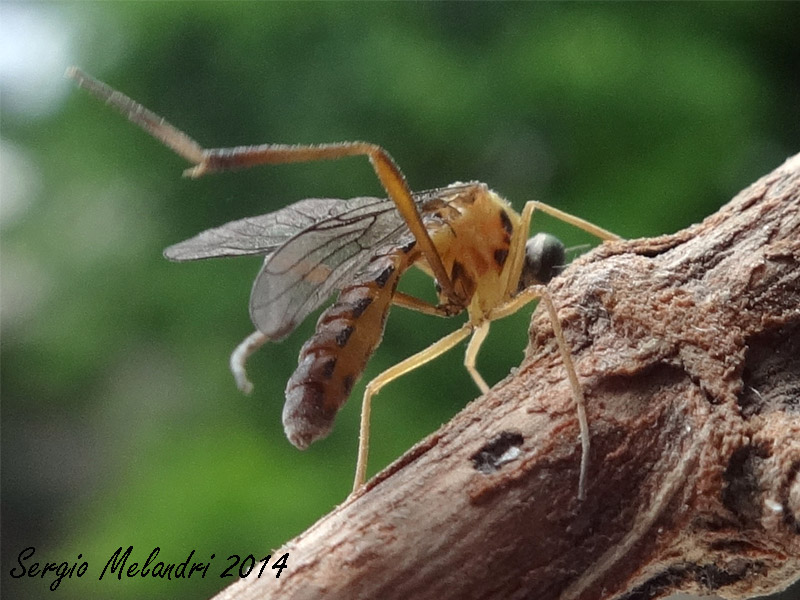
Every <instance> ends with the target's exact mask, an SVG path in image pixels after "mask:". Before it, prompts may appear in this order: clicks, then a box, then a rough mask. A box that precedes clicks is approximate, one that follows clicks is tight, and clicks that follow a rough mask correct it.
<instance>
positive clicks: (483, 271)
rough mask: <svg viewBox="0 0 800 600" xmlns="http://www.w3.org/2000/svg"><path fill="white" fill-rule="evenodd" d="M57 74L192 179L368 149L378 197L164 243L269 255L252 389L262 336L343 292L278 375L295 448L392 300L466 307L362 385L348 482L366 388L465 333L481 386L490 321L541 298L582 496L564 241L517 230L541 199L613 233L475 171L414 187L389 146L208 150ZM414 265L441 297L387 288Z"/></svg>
mask: <svg viewBox="0 0 800 600" xmlns="http://www.w3.org/2000/svg"><path fill="white" fill-rule="evenodd" d="M67 75H68V76H69V77H71V78H72V79H74V80H75V81H76V82H77V84H78V85H79V86H80V87H82V88H85V89H86V90H88V91H89V92H90V93H91V94H93V95H95V96H96V97H98V98H100V99H101V100H103V101H105V102H106V103H107V104H110V105H112V106H113V107H115V108H116V109H118V110H119V111H121V112H122V113H123V114H124V115H125V116H126V117H127V118H128V119H130V120H131V121H132V122H133V123H135V124H136V125H138V126H140V127H141V128H143V129H144V130H145V131H147V132H148V133H150V134H151V135H152V136H154V137H155V138H157V139H159V140H160V141H161V142H162V143H164V144H165V145H166V146H167V147H169V148H170V149H172V150H173V151H174V152H176V153H177V154H179V155H180V156H182V157H184V158H185V159H186V160H188V161H189V162H190V163H191V164H192V165H193V166H192V167H190V168H189V169H187V170H186V171H184V175H186V176H188V177H192V178H196V177H200V176H202V175H205V174H207V173H213V172H219V171H225V170H233V169H241V168H246V167H251V166H255V165H260V164H276V163H289V162H307V161H317V160H332V159H339V158H343V157H347V156H358V155H364V156H367V157H368V159H369V161H370V163H371V164H372V167H373V169H374V170H375V173H376V175H377V176H378V179H379V180H380V182H381V184H382V185H383V188H384V189H385V190H386V193H387V195H388V198H386V199H383V198H372V197H361V198H353V199H350V200H337V199H328V198H310V199H306V200H301V201H299V202H296V203H294V204H291V205H289V206H287V207H285V208H283V209H280V210H278V211H275V212H272V213H269V214H266V215H261V216H257V217H249V218H245V219H241V220H237V221H233V222H231V223H227V224H226V225H222V226H221V227H216V228H214V229H209V230H207V231H204V232H202V233H200V234H199V235H197V236H195V237H193V238H191V239H189V240H186V241H184V242H181V243H179V244H176V245H174V246H170V247H169V248H167V249H166V250H165V252H164V254H165V256H166V257H167V258H169V259H171V260H175V261H188V260H199V259H204V258H215V257H222V256H242V255H261V256H264V257H265V260H264V265H263V266H262V268H261V270H260V272H259V273H258V276H257V277H256V280H255V283H254V285H253V289H252V293H251V297H250V316H251V319H252V321H253V324H254V325H255V326H256V331H255V332H254V333H252V334H251V335H249V336H248V337H247V338H246V339H245V340H244V341H243V342H242V343H241V344H239V346H238V347H237V348H236V349H235V350H234V351H233V353H232V355H231V359H230V366H231V370H232V372H233V375H234V377H235V379H236V383H237V385H238V387H239V388H240V389H241V390H243V391H245V392H249V391H250V390H251V389H252V385H251V384H250V382H249V381H248V379H247V375H246V372H245V363H246V361H247V358H248V357H249V356H250V355H251V354H252V353H253V352H255V351H256V350H257V349H258V348H259V347H261V346H262V345H263V344H264V343H265V342H267V341H279V340H281V339H283V338H284V337H286V336H287V335H288V334H289V333H291V332H292V331H293V330H294V329H295V327H296V326H297V325H298V324H299V323H300V322H302V321H303V320H304V319H305V318H306V317H307V316H308V315H309V314H310V313H311V312H313V311H314V310H315V309H317V308H319V307H320V306H321V305H322V304H323V303H324V302H325V301H326V300H327V299H328V298H329V297H330V296H331V295H332V294H333V293H334V292H337V291H338V292H339V296H338V299H337V300H336V301H335V302H334V303H333V305H331V306H330V307H329V308H327V309H326V310H325V311H323V312H322V314H321V316H320V317H319V320H318V322H317V328H316V332H315V333H314V335H313V336H312V337H311V339H309V340H308V341H307V342H306V343H305V345H304V346H303V347H302V349H301V350H300V356H299V361H298V362H299V364H298V367H297V370H296V371H295V373H294V374H293V375H292V377H291V378H290V379H289V382H288V385H287V387H286V403H285V405H284V409H283V424H284V429H285V431H286V435H287V437H288V438H289V440H290V441H291V442H292V443H293V444H294V445H295V446H297V447H298V448H300V449H304V448H306V447H307V446H308V445H309V444H311V443H312V442H313V441H315V440H318V439H320V438H323V437H325V436H326V435H327V434H328V433H329V432H330V430H331V428H332V426H333V422H334V418H335V416H336V414H337V412H338V411H339V409H340V408H341V407H342V405H343V404H344V403H345V402H346V401H347V398H348V396H349V395H350V392H351V390H352V388H353V385H354V384H355V382H356V381H357V379H358V378H359V377H360V376H361V374H362V373H363V371H364V369H365V366H366V363H367V360H368V359H369V357H370V356H371V355H372V353H373V352H374V351H375V349H376V348H377V346H378V344H379V343H380V341H381V338H382V336H383V330H384V324H385V321H386V317H387V315H388V312H389V309H390V307H391V305H392V304H395V305H399V306H403V307H405V308H409V309H412V310H417V311H420V312H423V313H426V314H429V315H435V316H443V317H447V316H452V315H455V314H458V313H461V312H463V311H465V310H466V311H467V314H468V317H469V318H468V320H467V322H466V323H465V324H464V325H462V326H461V327H460V328H459V329H457V330H456V331H453V332H452V333H450V334H448V335H446V336H445V337H444V338H442V339H441V340H439V341H438V342H436V343H434V344H432V345H431V346H429V347H428V348H425V349H424V350H422V351H420V352H418V353H416V354H414V355H413V356H410V357H409V358H406V359H405V360H403V361H401V362H400V363H398V364H396V365H395V366H393V367H391V368H389V369H387V370H386V371H384V372H383V373H381V374H380V375H378V376H377V377H375V378H374V379H373V380H372V381H370V382H369V383H368V384H367V386H366V390H365V392H364V397H363V400H362V408H361V423H360V435H359V449H358V460H357V466H356V475H355V481H354V491H355V490H357V489H358V488H359V487H360V486H361V485H362V484H363V483H364V480H365V476H366V465H367V456H368V451H369V419H370V409H371V402H372V397H373V396H374V395H375V394H376V393H377V392H378V391H379V390H380V389H381V388H382V387H383V386H385V385H386V384H388V383H389V382H391V381H393V380H394V379H397V378H398V377H400V376H402V375H404V374H405V373H408V372H409V371H412V370H413V369H415V368H417V367H419V366H420V365H422V364H425V363H427V362H428V361H431V360H433V359H434V358H436V357H437V356H439V355H440V354H442V353H444V352H446V351H447V350H449V349H451V348H453V347H454V346H455V345H457V344H458V343H459V342H462V341H463V340H465V339H467V338H470V341H469V343H468V345H467V349H466V356H465V359H464V365H465V366H466V369H467V371H468V372H469V373H470V375H471V376H472V378H473V380H474V381H475V383H476V384H477V386H478V388H479V389H480V390H481V392H482V393H486V392H488V391H489V386H488V385H487V384H486V382H485V381H484V379H483V377H481V375H480V373H478V371H477V369H476V366H475V364H476V358H477V355H478V351H479V349H480V346H481V344H482V343H483V341H484V339H485V338H486V336H487V334H488V332H489V325H490V323H491V322H492V321H493V320H495V319H499V318H502V317H505V316H507V315H510V314H512V313H514V312H516V311H517V310H519V309H520V308H521V307H522V306H524V305H525V304H527V303H529V302H530V301H532V300H534V299H537V298H538V299H540V301H541V302H542V303H543V304H544V306H545V308H546V310H547V311H548V314H549V316H550V320H551V322H552V327H553V331H554V334H555V338H556V340H557V343H558V348H559V350H560V352H561V355H562V358H563V362H564V367H565V369H566V372H567V375H568V378H569V382H570V385H571V389H572V394H573V397H574V402H575V406H576V410H577V415H578V422H579V425H580V433H581V444H582V454H581V470H580V477H579V484H578V497H579V498H580V499H583V498H584V497H585V482H586V472H587V467H588V457H589V444H590V438H589V428H588V423H587V419H586V411H585V407H584V397H583V390H582V388H581V385H580V383H579V381H578V377H577V373H576V372H575V367H574V365H573V361H572V358H571V354H570V351H569V348H568V347H567V343H566V341H565V339H564V334H563V332H562V329H561V325H560V323H559V320H558V314H557V311H556V308H555V306H554V305H553V302H552V300H551V299H550V296H549V294H548V292H547V288H546V287H545V286H546V284H547V283H548V282H549V281H550V279H551V278H552V277H553V276H555V275H556V274H557V273H558V271H559V270H560V268H561V266H562V265H563V263H564V246H563V244H562V243H561V242H560V241H559V240H558V239H556V238H555V237H554V236H551V235H548V234H542V233H540V234H537V235H535V236H534V237H532V238H530V240H528V239H527V232H528V230H529V226H530V221H531V217H532V215H533V213H534V211H536V210H540V211H543V212H546V213H549V214H551V215H553V216H555V217H557V218H559V219H561V220H563V221H565V222H567V223H570V224H572V225H574V226H576V227H579V228H581V229H584V230H586V231H588V232H590V233H592V234H593V235H595V236H597V237H599V238H600V239H603V240H611V239H618V236H616V235H614V234H613V233H611V232H609V231H606V230H605V229H602V228H600V227H597V226H595V225H593V224H591V223H589V222H587V221H584V220H583V219H580V218H578V217H575V216H572V215H569V214H566V213H563V212H561V211H559V210H557V209H555V208H553V207H550V206H547V205H546V204H542V203H540V202H536V201H530V202H527V203H526V204H525V207H524V208H523V210H522V213H520V214H518V213H516V212H515V211H514V210H513V209H512V208H511V205H510V204H509V203H508V202H507V201H506V200H504V199H503V198H501V197H500V196H499V195H498V194H496V193H495V192H493V191H491V190H490V189H489V188H488V187H487V186H486V185H485V184H483V183H479V182H469V183H454V184H451V185H449V186H447V187H444V188H440V189H434V190H429V191H425V192H420V193H412V192H411V190H410V188H409V186H408V184H407V183H406V180H405V177H404V175H403V174H402V172H401V171H400V169H399V168H398V166H397V164H396V163H395V162H394V160H393V159H392V157H391V156H390V155H389V154H388V152H386V150H384V149H383V148H382V147H380V146H377V145H375V144H370V143H367V142H343V143H337V144H321V145H315V146H302V145H280V144H265V145H260V146H241V147H235V148H215V149H206V148H203V147H202V146H200V145H199V144H198V143H197V142H195V141H194V140H193V139H192V138H190V137H189V136H188V135H186V134H185V133H183V132H182V131H180V130H178V129H176V128H175V127H174V126H172V125H171V124H169V123H168V122H166V121H165V120H164V119H162V118H161V117H159V116H158V115H156V114H154V113H152V112H151V111H149V110H148V109H146V108H145V107H143V106H142V105H140V104H138V103H137V102H135V101H133V100H131V99H130V98H128V97H127V96H125V95H124V94H122V93H120V92H117V91H116V90H114V89H112V88H110V87H108V86H107V85H106V84H104V83H102V82H100V81H97V80H95V79H93V78H92V77H90V76H89V75H87V74H85V73H83V72H82V71H80V70H78V69H76V68H74V67H73V68H71V69H69V70H68V71H67ZM411 266H417V267H420V268H421V269H422V270H424V271H425V272H427V273H429V274H430V275H432V276H433V277H434V278H435V281H436V288H437V293H438V303H437V304H432V303H429V302H427V301H425V300H422V299H419V298H416V297H413V296H409V295H407V294H404V293H401V292H399V291H397V289H396V288H397V283H398V280H399V278H400V276H401V275H402V274H403V273H404V272H405V271H406V270H408V269H409V268H410V267H411Z"/></svg>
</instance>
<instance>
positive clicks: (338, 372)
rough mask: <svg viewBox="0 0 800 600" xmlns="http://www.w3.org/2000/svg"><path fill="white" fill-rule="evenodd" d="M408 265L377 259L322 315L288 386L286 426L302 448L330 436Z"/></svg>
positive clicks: (400, 256) (395, 256) (401, 258)
mask: <svg viewBox="0 0 800 600" xmlns="http://www.w3.org/2000/svg"><path fill="white" fill-rule="evenodd" d="M410 262H411V261H410V256H409V255H408V254H407V253H406V252H404V251H403V250H397V249H395V250H394V251H393V252H391V253H389V254H384V255H379V256H376V257H375V258H374V259H373V260H372V261H371V262H370V263H369V265H368V266H367V268H366V269H365V270H364V272H363V273H362V274H361V275H359V276H358V277H357V279H356V281H355V282H354V283H353V284H351V285H350V286H348V287H346V288H344V289H342V291H341V293H340V294H339V298H338V299H337V300H336V302H335V303H334V304H333V305H332V306H331V307H330V308H328V309H327V310H325V311H324V312H323V313H322V315H320V318H319V321H317V329H316V331H315V333H314V335H313V336H312V337H311V339H309V340H308V341H307V342H306V343H305V344H304V345H303V347H302V349H301V350H300V356H299V359H298V363H299V364H298V366H297V370H296V371H295V372H294V374H293V375H292V377H291V379H289V383H288V384H287V385H286V404H284V406H283V427H284V430H285V432H286V437H288V438H289V441H290V442H292V444H294V445H295V446H297V447H298V448H300V449H304V448H306V447H307V446H308V445H309V444H310V443H311V442H313V441H315V440H318V439H320V438H323V437H325V436H326V435H327V434H328V433H329V432H330V430H331V428H332V427H333V421H334V418H335V417H336V413H337V412H339V409H340V408H341V407H342V405H343V404H344V403H345V402H346V401H347V398H348V396H350V391H351V390H352V389H353V385H354V384H355V383H356V381H358V379H359V377H361V374H362V373H363V372H364V368H365V367H366V364H367V360H368V359H369V357H370V356H371V355H372V353H373V352H374V351H375V348H377V346H378V344H380V341H381V338H382V337H383V330H384V325H385V323H386V316H387V314H388V313H389V307H390V306H391V303H392V295H393V294H394V290H395V288H396V287H397V281H398V279H399V277H400V275H401V274H402V273H403V271H404V270H405V269H406V268H407V267H408V265H409V264H410Z"/></svg>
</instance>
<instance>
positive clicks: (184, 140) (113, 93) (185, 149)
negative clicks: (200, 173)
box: [66, 67, 205, 164]
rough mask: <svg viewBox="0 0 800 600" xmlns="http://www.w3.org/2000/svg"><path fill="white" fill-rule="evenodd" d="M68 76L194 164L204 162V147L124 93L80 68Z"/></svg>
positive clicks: (71, 68)
mask: <svg viewBox="0 0 800 600" xmlns="http://www.w3.org/2000/svg"><path fill="white" fill-rule="evenodd" d="M66 76H67V77H69V78H70V79H74V80H75V83H77V84H78V87H81V88H83V89H85V90H86V91H87V92H89V93H90V94H91V95H92V96H94V97H96V98H98V99H99V100H101V101H103V102H105V103H106V104H110V105H111V106H113V107H114V108H116V109H117V110H118V111H119V112H121V113H122V114H123V115H124V116H125V117H127V118H128V120H129V121H131V122H132V123H133V124H135V125H138V126H139V127H141V128H142V129H144V130H145V131H146V132H147V133H149V134H150V135H152V136H153V137H154V138H156V139H157V140H159V141H160V142H161V143H162V144H164V145H165V146H166V147H167V148H169V149H170V150H172V151H173V152H175V154H177V155H178V156H181V157H183V158H185V159H186V160H188V161H189V162H190V163H194V164H198V163H200V162H201V161H202V160H203V156H204V152H205V151H204V150H203V147H202V146H201V145H200V144H198V143H197V142H196V141H194V140H193V139H192V138H190V137H189V136H188V135H186V134H185V133H183V132H182V131H181V130H180V129H178V128H177V127H175V126H174V125H172V124H170V123H168V122H167V121H166V120H164V119H162V118H161V117H159V116H158V115H157V114H155V113H154V112H152V111H150V110H148V109H146V108H145V107H144V106H142V105H141V104H139V103H138V102H136V101H135V100H132V99H131V98H129V97H128V96H126V95H125V94H123V93H122V92H118V91H117V90H115V89H114V88H112V87H110V86H108V85H106V84H105V83H103V82H102V81H99V80H97V79H95V78H94V77H92V76H91V75H89V74H88V73H84V72H83V71H81V70H80V69H79V68H77V67H70V68H69V69H67V72H66Z"/></svg>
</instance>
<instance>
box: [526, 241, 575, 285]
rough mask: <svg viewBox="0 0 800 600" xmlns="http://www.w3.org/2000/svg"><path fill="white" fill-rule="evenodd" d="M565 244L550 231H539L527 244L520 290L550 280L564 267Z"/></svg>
mask: <svg viewBox="0 0 800 600" xmlns="http://www.w3.org/2000/svg"><path fill="white" fill-rule="evenodd" d="M564 262H565V253H564V244H563V243H562V242H561V240H559V239H558V238H557V237H556V236H554V235H550V234H549V233H537V234H536V235H535V236H533V237H532V238H531V239H529V240H528V242H527V243H526V244H525V263H524V264H523V265H522V274H521V275H520V278H519V288H518V291H521V290H524V289H525V288H527V287H530V286H531V285H534V284H537V283H538V284H542V283H547V282H549V281H550V280H551V279H552V278H553V277H555V276H556V275H558V274H559V273H560V272H561V270H562V269H563V268H564Z"/></svg>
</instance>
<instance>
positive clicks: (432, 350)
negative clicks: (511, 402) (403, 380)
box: [353, 323, 472, 492]
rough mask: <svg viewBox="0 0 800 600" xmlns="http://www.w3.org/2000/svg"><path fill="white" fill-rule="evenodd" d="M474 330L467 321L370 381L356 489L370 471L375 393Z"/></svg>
mask: <svg viewBox="0 0 800 600" xmlns="http://www.w3.org/2000/svg"><path fill="white" fill-rule="evenodd" d="M471 331H472V325H471V324H470V323H465V324H464V325H462V326H461V328H460V329H456V330H455V331H454V332H452V333H449V334H447V335H446V336H444V337H443V338H442V339H440V340H439V341H438V342H435V343H433V344H431V345H430V346H428V347H427V348H425V349H424V350H421V351H420V352H417V353H416V354H414V355H412V356H409V357H408V358H406V359H405V360H402V361H400V362H399V363H397V364H396V365H394V366H393V367H390V368H388V369H386V370H385V371H384V372H383V373H381V374H380V375H378V376H377V377H375V379H373V380H372V381H370V382H369V383H368V384H367V388H366V389H365V390H364V400H363V402H362V404H361V427H360V431H359V437H358V462H357V463H356V476H355V480H354V481H353V491H354V492H355V491H356V490H358V488H360V487H361V486H362V485H363V484H364V480H365V479H366V474H367V458H368V456H369V417H370V410H371V408H372V397H373V396H374V395H375V394H377V393H378V392H379V391H380V390H381V388H382V387H383V386H385V385H386V384H387V383H389V382H391V381H394V380H395V379H397V378H398V377H401V376H402V375H405V374H406V373H408V372H409V371H413V370H414V369H416V368H417V367H421V366H422V365H424V364H425V363H427V362H430V361H431V360H433V359H434V358H436V357H437V356H439V355H441V354H444V353H445V352H447V351H448V350H450V348H452V347H453V346H455V345H456V344H458V343H459V342H460V341H461V340H463V339H464V338H466V337H467V336H468V335H469V334H470V332H471Z"/></svg>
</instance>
